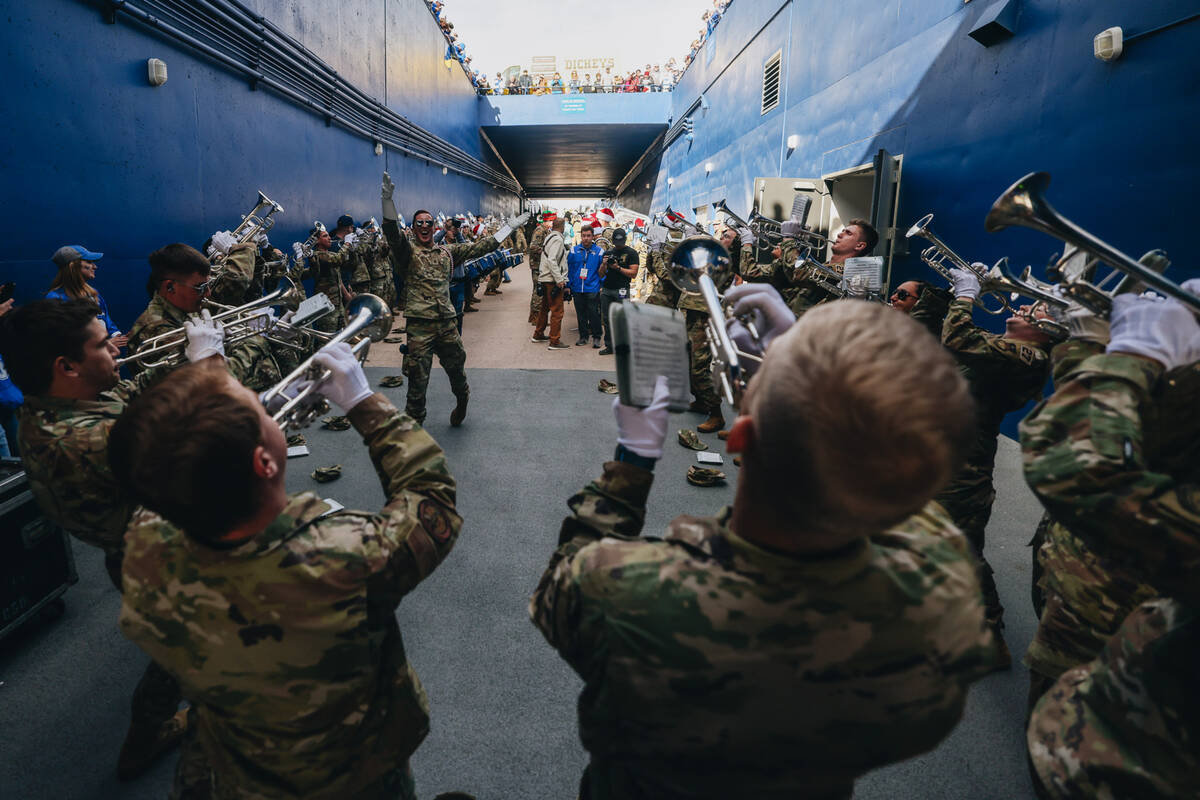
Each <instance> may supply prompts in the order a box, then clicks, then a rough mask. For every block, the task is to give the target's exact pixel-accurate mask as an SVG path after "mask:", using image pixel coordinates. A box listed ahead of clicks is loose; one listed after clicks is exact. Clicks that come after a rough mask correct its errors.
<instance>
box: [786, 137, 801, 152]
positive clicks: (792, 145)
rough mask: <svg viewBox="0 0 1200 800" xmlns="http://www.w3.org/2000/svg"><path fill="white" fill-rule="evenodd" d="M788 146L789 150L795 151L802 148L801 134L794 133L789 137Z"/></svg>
mask: <svg viewBox="0 0 1200 800" xmlns="http://www.w3.org/2000/svg"><path fill="white" fill-rule="evenodd" d="M787 146H788V150H795V149H796V148H797V147H799V146H800V134H798V133H793V134H792V135H791V136H789V137H788V138H787Z"/></svg>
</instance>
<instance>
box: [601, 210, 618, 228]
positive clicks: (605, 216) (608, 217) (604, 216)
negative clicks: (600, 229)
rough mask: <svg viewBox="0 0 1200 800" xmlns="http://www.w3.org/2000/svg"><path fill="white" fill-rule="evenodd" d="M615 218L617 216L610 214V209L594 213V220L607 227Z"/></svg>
mask: <svg viewBox="0 0 1200 800" xmlns="http://www.w3.org/2000/svg"><path fill="white" fill-rule="evenodd" d="M616 218H617V215H616V214H614V213H613V212H612V209H611V208H602V209H600V210H599V211H597V212H596V219H598V220H599V221H600V222H601V223H603V224H605V225H607V224H608V223H610V222H612V221H613V220H614V219H616Z"/></svg>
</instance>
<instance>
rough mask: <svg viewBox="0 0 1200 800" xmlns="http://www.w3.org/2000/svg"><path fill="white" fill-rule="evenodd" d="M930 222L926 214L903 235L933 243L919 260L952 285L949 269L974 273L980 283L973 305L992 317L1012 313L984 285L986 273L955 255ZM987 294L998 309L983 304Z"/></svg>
mask: <svg viewBox="0 0 1200 800" xmlns="http://www.w3.org/2000/svg"><path fill="white" fill-rule="evenodd" d="M931 222H933V214H926V215H925V216H923V217H921V218H920V219H919V220H917V221H916V223H915V224H914V225H913V226H912V227H911V228H909V229H908V233H906V234H904V238H906V239H911V238H912V237H914V236H920V237H921V238H922V239H927V240H929V241H930V242H932V243H933V244H932V246H930V247H926V248H925V249H924V250H922V251H921V260H922V261H924V262H925V263H926V264H927V265H928V266H929V268H930V269H932V270H933V271H934V272H936V273H937V274H939V275H941V276H942V277H943V278H945V279H946V280H947V281H950V282H951V283H953V279H952V278H951V277H950V270H951V268H957V269H962V270H966V271H967V272H973V273H975V275H976V276H977V277H978V278H979V283H980V296H979V297H977V298H975V305H976V306H978V307H979V308H981V309H983V310H984V311H985V312H987V313H988V314H992V315H993V316H995V315H997V314H1003V313H1004V312H1005V311H1008V312H1012V311H1013V308H1012V306H1010V305H1009V304H1008V301H1007V300H1006V299H1005V298H1004V295H1002V294H1000V292H999V291H996V290H993V289H990V288H988V287H987V286H986V285H985V281H987V276H988V273H986V272H980V271H979V270H977V269H975V267H973V266H971V264H970V262H968V261H967V260H966V259H964V258H963V257H962V256H960V255H958V254H957V253H955V252H954V251H953V250H951V249H950V247H949V246H948V245H947V244H946V243H945V242H943V241H942V240H941V239H939V238H938V237H937V236H936V235H934V233H933V231H932V230H931V229H930V228H929V223H931ZM947 262H949V264H950V266H946V264H947ZM989 294H990V295H993V296H994V297H996V298H997V299H998V300H999V301H1000V307H999V308H988V307H987V305H985V304H984V302H983V297H984V296H986V295H989Z"/></svg>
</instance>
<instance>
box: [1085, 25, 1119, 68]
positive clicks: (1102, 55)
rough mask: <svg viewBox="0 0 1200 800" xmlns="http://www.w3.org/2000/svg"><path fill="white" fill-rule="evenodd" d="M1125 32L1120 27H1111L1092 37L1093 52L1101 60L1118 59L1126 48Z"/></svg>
mask: <svg viewBox="0 0 1200 800" xmlns="http://www.w3.org/2000/svg"><path fill="white" fill-rule="evenodd" d="M1124 39H1125V32H1124V31H1122V30H1121V29H1120V27H1116V28H1109V29H1108V30H1103V31H1100V33H1098V34H1096V38H1095V39H1092V53H1093V54H1094V55H1095V56H1096V58H1098V59H1100V60H1101V61H1116V60H1117V59H1118V58H1120V57H1121V51H1122V50H1123V49H1124V44H1125V43H1124Z"/></svg>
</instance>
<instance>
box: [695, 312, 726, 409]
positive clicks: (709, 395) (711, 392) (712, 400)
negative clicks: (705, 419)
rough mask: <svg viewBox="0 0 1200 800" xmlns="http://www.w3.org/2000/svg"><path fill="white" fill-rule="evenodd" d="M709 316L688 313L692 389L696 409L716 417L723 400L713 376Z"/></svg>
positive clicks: (701, 313)
mask: <svg viewBox="0 0 1200 800" xmlns="http://www.w3.org/2000/svg"><path fill="white" fill-rule="evenodd" d="M707 325H708V314H706V313H705V312H703V311H692V310H688V312H687V332H688V346H689V349H690V350H691V353H692V356H691V370H692V373H691V388H692V395H694V396H695V398H696V407H697V409H699V410H700V411H701V412H703V413H705V414H709V415H710V416H716V415H717V414H720V413H721V398H720V396H719V395H718V394H717V389H716V386H715V385H714V383H713V375H712V350H710V349H709V346H708V333H707V332H706V328H707Z"/></svg>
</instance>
